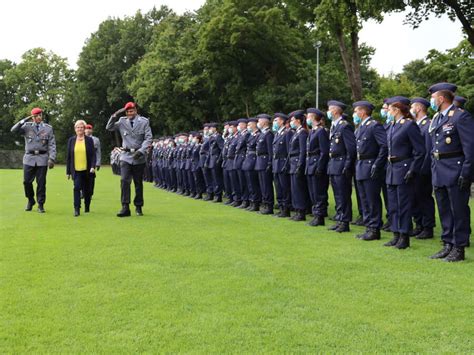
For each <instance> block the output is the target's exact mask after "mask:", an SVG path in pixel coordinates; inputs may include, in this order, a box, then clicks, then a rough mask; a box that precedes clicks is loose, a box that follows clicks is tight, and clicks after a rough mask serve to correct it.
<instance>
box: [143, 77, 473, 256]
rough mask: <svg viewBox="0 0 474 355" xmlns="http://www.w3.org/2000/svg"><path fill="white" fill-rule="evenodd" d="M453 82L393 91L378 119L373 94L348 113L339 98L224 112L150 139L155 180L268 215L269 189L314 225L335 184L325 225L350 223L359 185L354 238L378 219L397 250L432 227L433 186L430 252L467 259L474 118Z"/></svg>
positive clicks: (286, 212)
mask: <svg viewBox="0 0 474 355" xmlns="http://www.w3.org/2000/svg"><path fill="white" fill-rule="evenodd" d="M455 90H456V86H455V85H453V84H448V83H440V84H436V85H433V86H432V87H431V88H430V89H429V92H430V94H431V100H430V101H428V100H427V99H425V98H413V99H411V100H410V99H408V98H406V97H402V96H395V97H392V98H388V99H386V100H384V103H383V107H382V109H381V115H382V117H384V118H385V119H386V121H385V122H384V123H381V122H378V121H377V120H375V119H374V118H372V112H373V111H374V109H375V107H374V105H373V104H372V103H370V102H368V101H358V102H355V103H353V104H352V108H353V117H352V118H353V119H352V122H350V120H349V119H348V116H347V115H346V114H345V113H344V112H345V111H346V108H347V106H346V105H345V104H344V103H342V102H340V101H336V100H331V101H329V102H328V103H327V105H328V110H327V112H322V111H321V110H319V109H317V108H309V109H307V110H296V111H294V112H291V113H290V114H288V115H286V114H284V113H275V114H274V115H273V116H270V115H268V114H260V115H257V116H256V117H255V118H248V119H246V118H241V119H238V120H235V121H229V122H225V123H224V127H223V132H222V134H220V133H219V131H218V124H216V123H206V124H204V126H203V128H202V131H199V132H198V131H193V132H189V133H178V134H176V135H175V136H173V137H162V138H159V139H155V140H154V142H153V150H152V159H151V161H152V163H151V164H152V171H153V178H154V182H155V185H156V186H157V187H160V188H163V189H167V190H169V191H172V192H178V193H179V194H182V195H185V196H190V197H193V198H195V199H204V200H206V201H214V202H216V203H219V202H223V197H225V198H226V201H225V202H224V204H226V205H230V206H233V207H236V208H240V209H246V210H248V211H256V212H257V211H258V212H259V213H261V214H264V215H271V214H274V203H275V198H276V203H277V204H278V209H279V211H278V213H277V214H276V215H275V216H276V217H281V218H285V217H286V218H290V219H291V220H293V221H304V220H306V216H307V215H308V214H311V215H312V220H311V221H310V222H309V223H308V225H310V226H323V225H325V218H326V217H327V216H328V189H329V185H331V186H332V190H333V194H334V200H335V210H336V215H335V216H334V217H333V219H334V220H335V221H336V223H335V224H334V225H332V226H331V227H329V229H330V230H334V231H336V232H339V233H343V232H348V231H349V230H350V227H349V223H350V221H351V220H352V191H353V184H354V186H355V192H356V195H357V202H358V209H359V211H360V214H361V216H362V218H361V222H362V223H361V224H362V225H364V226H365V227H366V230H365V232H364V233H362V234H359V235H357V236H356V237H357V238H359V239H361V240H365V241H371V240H379V239H380V238H381V234H380V230H381V229H382V228H384V229H386V230H391V231H392V232H393V238H392V240H390V241H389V242H387V243H385V244H384V245H385V246H392V247H395V248H397V249H406V248H408V247H409V246H410V236H416V238H417V239H429V238H433V228H434V226H435V202H434V199H433V185H434V190H435V196H436V199H437V202H438V209H439V214H440V219H441V225H442V241H443V248H442V250H440V251H439V252H438V253H436V254H434V255H433V256H432V258H436V259H444V260H446V261H459V260H463V259H464V248H465V247H467V246H469V237H470V233H471V230H470V211H469V206H468V199H469V187H470V184H471V181H472V180H473V176H474V174H473V167H472V165H471V164H472V161H473V159H474V141H473V139H472V137H474V120H472V117H471V115H470V114H469V113H468V112H466V111H465V110H463V109H462V108H458V107H457V106H456V105H454V104H453V101H455V100H454V98H455V97H454V91H455ZM456 98H457V99H458V100H456V101H457V104H458V105H459V104H460V103H462V98H458V97H456ZM429 107H431V108H432V109H433V110H434V111H435V112H436V115H435V116H434V118H433V120H430V119H429V118H428V114H427V113H428V108H429ZM275 195H276V196H275ZM381 196H383V199H384V205H385V208H386V213H385V214H386V216H387V223H386V224H385V225H383V224H382V215H383V204H382V197H381ZM291 211H294V213H293V214H291ZM412 220H414V221H415V225H416V227H415V228H414V229H413V227H412Z"/></svg>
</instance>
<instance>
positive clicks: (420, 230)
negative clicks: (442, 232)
mask: <svg viewBox="0 0 474 355" xmlns="http://www.w3.org/2000/svg"><path fill="white" fill-rule="evenodd" d="M422 231H423V227H422V226H416V227H415V229H413V230H412V231H410V233H409V235H410V237H414V236H417V235H418V234H420V233H421V232H422Z"/></svg>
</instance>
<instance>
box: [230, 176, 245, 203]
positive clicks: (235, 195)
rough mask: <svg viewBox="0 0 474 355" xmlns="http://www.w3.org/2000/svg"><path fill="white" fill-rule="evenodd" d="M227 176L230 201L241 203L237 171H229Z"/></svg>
mask: <svg viewBox="0 0 474 355" xmlns="http://www.w3.org/2000/svg"><path fill="white" fill-rule="evenodd" d="M229 174H230V183H231V186H232V199H233V200H234V201H242V191H241V190H240V181H239V175H238V173H237V170H230V171H229Z"/></svg>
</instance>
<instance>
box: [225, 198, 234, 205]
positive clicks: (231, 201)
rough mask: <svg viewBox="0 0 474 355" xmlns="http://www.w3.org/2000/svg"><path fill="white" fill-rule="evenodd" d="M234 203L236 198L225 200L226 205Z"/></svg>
mask: <svg viewBox="0 0 474 355" xmlns="http://www.w3.org/2000/svg"><path fill="white" fill-rule="evenodd" d="M233 203H234V200H232V199H228V200H227V201H226V202H224V205H227V206H228V205H232V204H233Z"/></svg>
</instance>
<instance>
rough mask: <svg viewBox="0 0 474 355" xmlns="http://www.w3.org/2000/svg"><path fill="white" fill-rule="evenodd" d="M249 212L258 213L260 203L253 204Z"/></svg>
mask: <svg viewBox="0 0 474 355" xmlns="http://www.w3.org/2000/svg"><path fill="white" fill-rule="evenodd" d="M247 209H248V210H249V211H251V212H258V211H260V203H259V202H254V203H253V204H252V206H250V207H249V208H247Z"/></svg>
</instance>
